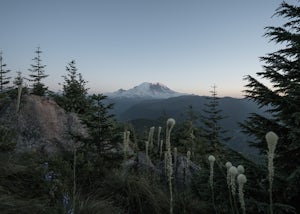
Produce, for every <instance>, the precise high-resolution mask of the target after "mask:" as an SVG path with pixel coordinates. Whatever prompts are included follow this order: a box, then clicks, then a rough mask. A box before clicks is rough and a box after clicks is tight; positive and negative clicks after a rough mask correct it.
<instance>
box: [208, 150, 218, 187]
mask: <svg viewBox="0 0 300 214" xmlns="http://www.w3.org/2000/svg"><path fill="white" fill-rule="evenodd" d="M208 161H209V167H210V174H209V184H210V187H211V188H212V189H213V186H214V163H215V161H216V158H215V157H214V156H213V155H210V156H208Z"/></svg>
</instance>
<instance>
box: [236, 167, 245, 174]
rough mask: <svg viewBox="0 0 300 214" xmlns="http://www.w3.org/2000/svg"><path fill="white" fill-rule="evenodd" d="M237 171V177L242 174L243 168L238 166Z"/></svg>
mask: <svg viewBox="0 0 300 214" xmlns="http://www.w3.org/2000/svg"><path fill="white" fill-rule="evenodd" d="M237 171H238V175H239V174H244V172H245V168H244V167H243V165H238V166H237Z"/></svg>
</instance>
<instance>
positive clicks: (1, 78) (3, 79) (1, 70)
mask: <svg viewBox="0 0 300 214" xmlns="http://www.w3.org/2000/svg"><path fill="white" fill-rule="evenodd" d="M6 66H7V65H6V64H5V63H4V62H3V57H2V51H1V52H0V93H2V92H3V91H4V89H5V85H7V84H9V79H10V78H11V77H7V76H6V75H7V73H9V72H10V70H8V69H6Z"/></svg>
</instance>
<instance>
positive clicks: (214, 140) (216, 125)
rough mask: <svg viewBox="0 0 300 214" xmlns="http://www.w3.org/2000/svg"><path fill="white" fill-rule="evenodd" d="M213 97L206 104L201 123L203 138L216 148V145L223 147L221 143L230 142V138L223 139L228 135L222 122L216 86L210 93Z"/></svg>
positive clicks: (222, 117)
mask: <svg viewBox="0 0 300 214" xmlns="http://www.w3.org/2000/svg"><path fill="white" fill-rule="evenodd" d="M210 93H211V96H210V97H207V99H208V103H207V104H205V106H206V109H204V110H203V111H204V113H205V115H204V114H203V115H202V116H201V122H202V124H203V137H205V138H206V139H207V141H208V142H209V143H211V144H212V145H214V146H215V147H216V144H219V145H221V142H223V141H228V140H229V138H224V137H221V135H224V133H226V132H227V131H226V130H223V129H222V127H221V125H220V121H221V120H222V119H224V116H223V115H222V110H221V109H220V108H219V99H220V98H218V97H217V91H216V86H215V85H213V86H212V91H210Z"/></svg>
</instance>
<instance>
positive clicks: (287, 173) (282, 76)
mask: <svg viewBox="0 0 300 214" xmlns="http://www.w3.org/2000/svg"><path fill="white" fill-rule="evenodd" d="M275 15H277V16H280V17H282V18H284V19H285V20H286V22H285V23H284V24H283V25H282V26H279V27H267V28H266V34H265V36H266V37H268V38H270V41H272V42H275V43H276V44H280V47H281V49H279V50H278V51H275V52H273V53H269V54H267V55H266V56H264V57H261V60H262V61H263V62H264V63H265V65H264V71H262V72H257V75H258V76H259V77H261V78H264V79H265V80H268V81H269V83H270V84H271V87H268V86H266V85H264V84H263V83H261V82H260V81H259V80H257V79H256V78H254V77H252V76H250V75H248V76H247V77H246V80H247V81H248V84H247V85H246V87H247V89H246V90H245V93H246V97H247V98H248V99H252V100H254V101H255V102H257V103H258V104H259V105H260V106H261V107H265V106H266V107H268V109H269V110H268V112H269V113H270V114H271V117H269V118H266V117H263V116H261V115H258V114H252V115H251V116H250V117H249V118H248V120H247V121H246V122H245V123H243V124H242V127H243V128H244V130H245V132H246V133H248V134H249V135H252V136H254V137H255V138H256V142H253V143H252V145H253V146H256V147H258V148H259V149H260V150H261V152H262V153H266V151H267V144H266V142H265V140H264V135H265V133H267V132H268V131H274V132H276V133H277V134H278V136H279V142H278V145H277V148H276V151H275V153H276V156H275V167H276V171H277V172H278V174H279V176H280V177H281V178H282V179H284V180H285V185H283V186H277V187H276V186H275V187H274V188H275V189H276V188H279V189H281V192H282V193H284V195H285V196H282V200H283V201H284V202H286V203H291V204H293V205H295V206H297V209H298V211H299V210H300V206H299V203H298V202H297V201H298V199H299V197H300V196H299V194H300V188H299V186H296V187H295V186H294V184H295V182H296V181H298V180H300V175H299V173H295V172H296V171H297V170H298V168H299V165H300V153H299V151H300V129H299V121H300V117H299V115H300V114H299V107H300V73H299V69H300V67H299V60H300V52H299V46H300V40H299V37H300V33H299V18H300V7H299V6H298V5H291V4H288V3H286V2H283V3H282V4H281V5H280V7H279V8H278V9H277V11H276V13H275ZM275 179H276V178H275ZM286 189H289V190H291V191H287V192H286ZM274 195H275V194H274ZM281 195H282V194H281ZM274 201H275V200H274ZM283 201H281V202H283Z"/></svg>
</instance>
